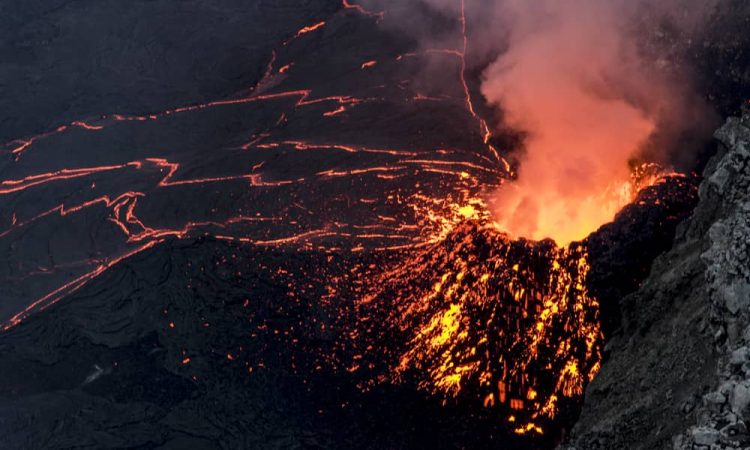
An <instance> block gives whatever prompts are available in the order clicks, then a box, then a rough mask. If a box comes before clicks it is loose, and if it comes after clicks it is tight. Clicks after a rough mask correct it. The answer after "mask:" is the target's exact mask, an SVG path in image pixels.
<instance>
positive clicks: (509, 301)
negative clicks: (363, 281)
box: [363, 221, 601, 434]
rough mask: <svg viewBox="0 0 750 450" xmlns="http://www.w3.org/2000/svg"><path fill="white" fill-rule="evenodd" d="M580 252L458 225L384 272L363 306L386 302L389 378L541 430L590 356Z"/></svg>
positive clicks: (594, 326) (594, 355)
mask: <svg viewBox="0 0 750 450" xmlns="http://www.w3.org/2000/svg"><path fill="white" fill-rule="evenodd" d="M586 257H587V255H586V252H585V250H584V249H583V248H582V247H580V246H572V247H571V248H559V247H557V246H555V244H554V243H553V242H552V241H549V240H547V241H542V242H531V241H526V240H511V239H510V238H509V237H508V236H507V235H506V234H504V233H501V232H499V231H497V229H495V228H494V227H491V226H487V225H486V224H483V223H480V222H475V221H471V222H465V223H463V224H461V225H459V226H458V227H457V228H456V229H455V230H454V232H453V233H451V234H450V235H449V236H448V237H447V238H446V239H445V240H444V241H442V242H440V243H438V244H436V245H434V246H431V247H429V248H426V249H424V250H423V251H421V252H419V253H418V254H416V255H414V256H413V257H412V258H411V259H409V260H408V261H407V262H406V263H405V264H403V265H401V266H399V267H398V268H397V269H395V270H394V271H393V272H391V273H389V274H387V275H386V276H385V277H384V278H383V280H382V281H383V283H382V285H381V286H380V287H379V290H378V292H377V293H376V294H375V296H374V297H373V298H371V299H370V301H368V302H367V303H365V304H364V305H363V308H365V310H367V311H390V313H388V314H387V317H385V320H383V321H381V322H379V323H383V324H386V325H385V327H384V328H382V329H380V330H379V333H380V334H381V335H386V334H387V335H389V337H390V338H393V337H394V336H397V338H396V341H397V342H399V344H398V345H396V346H395V347H394V348H392V349H390V350H389V358H390V361H391V366H390V368H389V370H390V373H389V377H390V378H391V379H394V380H395V381H397V382H406V381H409V382H414V383H416V385H417V386H418V387H419V388H420V389H422V390H424V391H426V392H429V393H431V394H434V395H437V396H439V397H440V398H442V399H443V401H444V402H446V403H447V402H451V401H454V402H459V401H460V402H468V403H470V404H471V403H473V404H474V405H475V406H476V407H477V408H486V409H488V410H490V411H492V412H493V413H497V414H498V416H499V417H502V418H503V419H502V420H503V421H504V422H506V423H507V425H508V427H509V428H510V429H511V430H513V431H515V432H516V433H518V434H526V433H539V434H542V433H544V427H545V425H547V424H549V423H550V422H551V421H552V420H553V419H555V417H556V416H557V415H558V412H559V410H560V409H561V408H562V409H565V408H567V407H568V406H570V405H572V404H574V403H575V402H577V401H578V400H579V398H580V396H581V395H582V394H583V389H584V387H585V386H586V384H587V383H588V382H589V381H590V380H591V379H592V378H593V377H594V375H595V374H596V372H597V370H598V367H599V362H600V341H601V332H600V329H599V318H598V304H597V302H596V300H594V299H593V298H591V297H589V295H588V293H587V291H586V287H585V278H586V275H587V273H588V263H587V261H586ZM365 315H367V313H365ZM381 327H382V326H381ZM381 338H382V336H381ZM399 339H400V341H399Z"/></svg>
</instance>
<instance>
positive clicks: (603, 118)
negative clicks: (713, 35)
mask: <svg viewBox="0 0 750 450" xmlns="http://www.w3.org/2000/svg"><path fill="white" fill-rule="evenodd" d="M428 3H429V4H430V5H431V6H432V7H433V8H436V9H440V10H442V11H444V12H445V13H446V14H455V11H456V8H457V7H460V5H461V1H460V0H455V1H450V0H428ZM712 6H713V2H711V1H697V0H668V1H662V0H568V1H559V0H497V1H492V2H484V1H481V2H480V1H479V0H465V7H466V10H467V17H468V20H469V22H470V26H471V25H472V24H474V25H475V27H474V28H472V30H473V31H470V37H469V38H470V41H471V45H473V46H479V48H480V50H479V51H480V52H482V53H483V54H485V55H486V54H491V53H492V51H493V50H492V48H493V47H494V51H495V52H496V54H497V55H499V56H496V57H495V58H494V60H493V62H491V64H490V65H489V66H488V67H486V69H485V70H484V72H483V75H482V85H481V92H482V94H483V95H484V97H485V100H486V101H487V102H488V103H489V104H491V105H493V106H494V107H495V108H496V109H497V110H498V117H502V120H501V123H498V124H496V125H497V126H498V127H499V128H511V129H514V130H518V131H521V132H523V135H524V139H523V141H524V142H523V149H522V153H521V155H520V157H519V158H518V159H519V168H518V172H517V174H518V176H517V179H516V180H514V181H513V182H509V183H506V184H505V185H504V186H503V187H502V188H501V189H500V190H499V191H498V192H497V193H496V194H495V195H493V196H492V199H491V200H492V201H491V204H492V208H493V213H494V215H495V218H496V221H497V223H498V224H499V226H500V228H502V229H503V230H505V231H507V232H509V233H510V234H512V235H514V236H517V237H527V238H531V239H543V238H547V237H550V238H553V239H555V240H556V241H557V242H558V244H567V243H569V242H571V241H573V240H578V239H582V238H584V237H586V236H587V235H588V234H589V233H591V232H592V231H595V230H596V229H597V228H598V227H599V226H600V225H602V224H604V223H606V222H609V221H611V220H612V219H613V218H614V215H615V214H616V212H617V211H619V210H620V209H621V208H622V207H623V206H624V205H626V204H627V203H629V202H630V201H631V200H632V199H633V198H634V195H635V192H634V187H633V184H632V183H631V181H632V180H631V174H632V172H633V166H634V165H636V164H637V163H639V162H657V163H660V164H663V165H667V166H669V165H680V164H685V163H688V164H687V165H688V166H689V163H690V162H691V161H692V158H693V156H694V154H695V152H694V150H695V149H696V148H697V147H700V146H701V145H702V144H703V143H704V139H706V138H708V137H710V133H711V130H712V128H713V123H712V119H713V115H712V113H711V112H710V109H709V108H708V107H707V106H706V103H705V102H704V101H703V100H702V99H701V98H700V96H699V95H697V94H696V93H695V92H694V91H693V89H691V82H690V79H691V76H690V73H689V68H687V67H685V66H684V64H681V63H680V62H679V61H680V60H679V55H678V53H679V47H680V45H681V43H682V42H687V41H688V40H689V39H692V38H695V36H696V35H697V34H698V33H699V30H700V25H701V23H702V19H703V18H704V17H707V16H708V15H709V14H710V12H711V10H712ZM488 48H489V50H488ZM691 147H692V148H691ZM505 150H507V149H505Z"/></svg>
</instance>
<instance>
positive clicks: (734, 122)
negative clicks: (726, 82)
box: [569, 111, 750, 450]
mask: <svg viewBox="0 0 750 450" xmlns="http://www.w3.org/2000/svg"><path fill="white" fill-rule="evenodd" d="M716 138H717V139H718V141H719V142H720V145H719V153H718V154H717V155H716V156H715V157H714V158H713V159H712V161H711V162H710V163H709V165H708V167H707V168H706V172H705V175H706V178H705V180H704V182H703V183H702V185H701V187H700V190H699V196H700V201H699V204H698V206H697V208H696V210H695V212H694V214H693V216H692V217H691V218H690V219H689V220H688V221H686V222H685V223H683V224H682V225H681V227H680V229H679V230H678V235H677V238H676V241H675V246H674V248H673V249H672V250H671V251H670V252H668V253H666V254H664V255H663V256H661V257H659V258H658V259H657V260H656V262H655V263H654V266H653V268H652V271H651V274H650V276H649V277H648V279H647V280H646V281H645V282H644V283H643V285H642V286H641V288H640V289H639V290H638V291H637V292H635V293H634V294H632V295H630V296H627V297H626V298H625V299H624V300H623V301H622V304H621V306H622V310H623V326H622V329H621V330H620V332H619V333H618V334H617V335H616V336H614V337H613V338H612V339H611V340H610V342H609V343H608V344H607V347H606V351H607V355H606V356H607V358H608V360H606V361H605V363H604V364H603V367H602V371H601V374H600V375H599V376H598V377H597V378H596V379H595V381H594V382H593V383H592V384H591V385H590V386H589V387H588V389H587V391H586V400H585V404H584V408H583V411H582V414H581V417H580V421H579V422H578V424H577V425H576V427H575V428H574V430H573V431H572V436H571V446H570V447H569V448H571V449H581V450H583V449H658V448H672V447H674V448H675V449H680V450H682V449H693V448H699V449H709V448H710V449H718V448H746V447H747V446H748V445H750V436H748V434H747V429H746V427H745V421H746V420H747V419H748V418H749V417H750V414H748V413H749V412H750V410H749V409H748V405H750V363H749V362H748V361H750V350H748V347H747V345H748V344H750V327H748V325H750V312H749V310H748V306H750V254H749V250H748V241H750V227H749V226H748V223H749V221H750V195H749V192H750V113H748V111H745V114H744V115H743V117H742V118H741V119H740V118H730V119H729V120H727V122H726V124H725V125H724V126H723V127H722V128H721V129H719V130H718V131H717V133H716Z"/></svg>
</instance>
